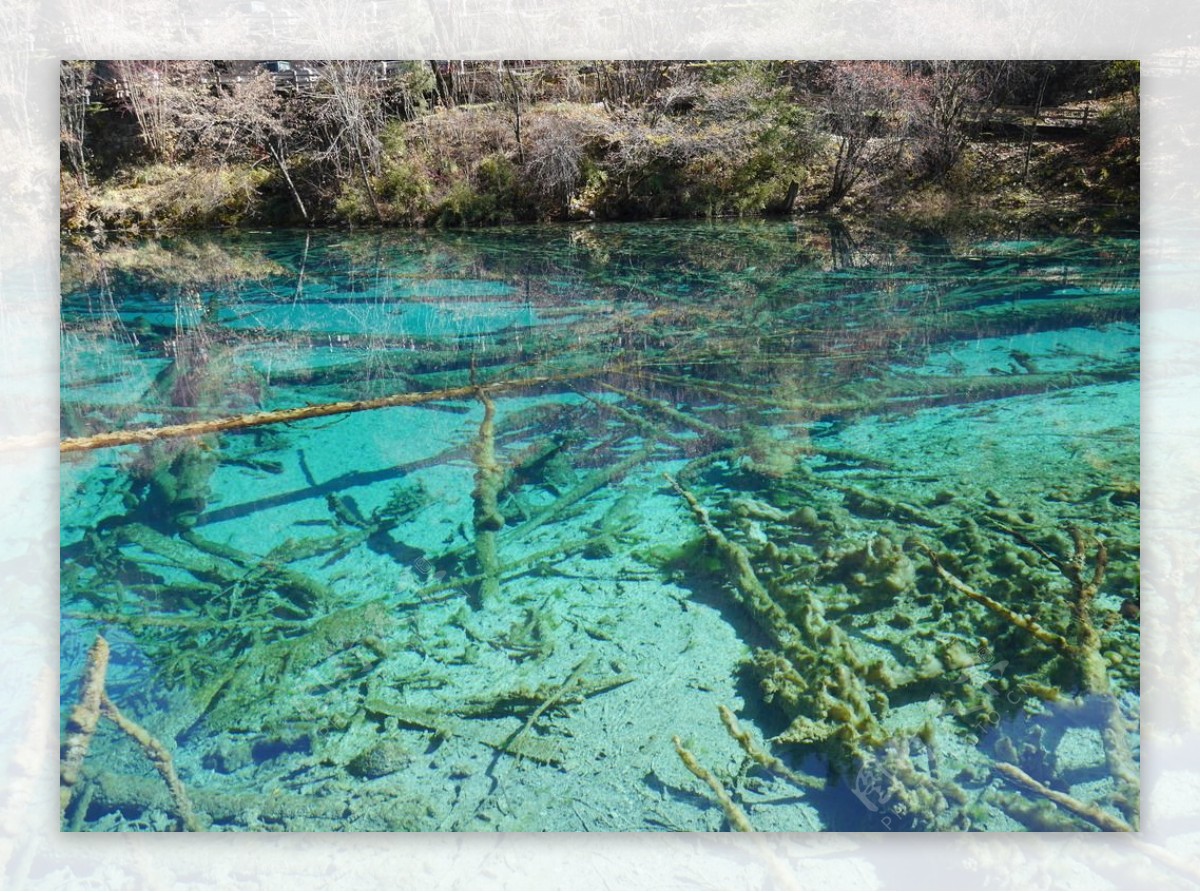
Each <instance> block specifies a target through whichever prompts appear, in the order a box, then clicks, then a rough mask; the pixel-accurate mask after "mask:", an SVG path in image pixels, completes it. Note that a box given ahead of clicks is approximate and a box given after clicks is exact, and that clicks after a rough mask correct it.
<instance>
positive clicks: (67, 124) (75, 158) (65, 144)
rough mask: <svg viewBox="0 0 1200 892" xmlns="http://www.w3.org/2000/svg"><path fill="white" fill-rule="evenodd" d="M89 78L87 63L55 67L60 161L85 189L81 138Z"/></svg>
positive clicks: (84, 163) (84, 131)
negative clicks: (60, 146) (57, 93)
mask: <svg viewBox="0 0 1200 892" xmlns="http://www.w3.org/2000/svg"><path fill="white" fill-rule="evenodd" d="M91 75H92V63H91V62H88V61H80V62H73V61H63V62H62V63H61V64H60V65H59V67H58V92H59V97H58V133H59V141H60V143H61V145H62V155H63V160H64V161H65V162H66V163H67V164H69V165H70V166H71V170H72V171H73V172H74V174H75V176H76V177H77V178H78V179H79V181H80V183H82V184H83V187H84V188H85V189H86V188H87V184H88V176H87V163H86V159H87V154H86V152H85V151H84V138H85V136H86V132H87V110H88V100H89V81H90V79H91Z"/></svg>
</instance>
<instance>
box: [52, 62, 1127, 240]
mask: <svg viewBox="0 0 1200 892" xmlns="http://www.w3.org/2000/svg"><path fill="white" fill-rule="evenodd" d="M1138 81H1139V68H1138V64H1137V63H1136V62H1126V61H1022V62H1017V61H944V60H937V61H904V62H898V61H743V62H734V61H657V60H646V61H569V62H568V61H536V60H499V61H497V60H491V61H438V60H433V61H429V60H420V61H401V62H381V61H367V60H354V61H299V60H295V61H274V62H257V63H255V62H229V61H65V62H63V63H62V64H61V68H60V95H61V105H60V112H61V117H60V123H61V129H60V134H61V139H60V150H61V177H60V180H61V222H62V227H63V229H64V231H68V232H71V231H74V232H92V233H102V232H108V231H125V232H129V231H133V232H138V231H155V230H162V229H166V230H170V229H183V228H204V227H215V226H231V225H239V224H242V225H339V224H352V225H379V224H384V225H415V226H463V225H486V224H497V223H513V222H533V221H557V220H638V219H653V218H664V217H666V218H686V217H712V216H729V215H758V214H793V213H800V212H827V211H834V212H840V213H845V214H854V213H872V214H875V213H879V212H881V211H882V210H886V211H887V212H888V213H890V214H900V215H902V216H907V217H908V218H909V219H910V220H912V219H922V218H928V217H936V216H941V215H946V214H947V213H950V212H953V211H958V210H962V209H975V210H978V209H981V208H987V209H990V210H994V211H1001V212H1005V213H1008V214H1010V215H1021V214H1030V213H1033V214H1036V213H1038V212H1039V210H1040V209H1045V208H1048V207H1049V208H1053V209H1054V210H1055V211H1056V212H1058V211H1062V210H1063V209H1068V210H1071V211H1079V210H1080V209H1082V208H1093V207H1097V206H1108V207H1116V208H1119V209H1124V210H1125V211H1126V212H1128V213H1131V214H1136V209H1137V203H1138V191H1137V190H1138V162H1139V154H1140V144H1139V127H1138V121H1139V117H1138V99H1139V96H1138Z"/></svg>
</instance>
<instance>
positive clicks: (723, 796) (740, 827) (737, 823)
mask: <svg viewBox="0 0 1200 892" xmlns="http://www.w3.org/2000/svg"><path fill="white" fill-rule="evenodd" d="M671 742H672V743H674V744H675V752H676V753H678V754H679V760H680V761H681V762H683V764H684V767H686V768H687V770H688V771H690V772H691V773H692V774H694V775H696V777H698V778H700V780H702V781H704V782H705V783H706V784H708V787H709V789H710V790H712V791H713V795H714V796H716V797H717V802H718V803H719V804H720V806H721V811H723V812H725V817H726V818H728V819H729V826H730V827H732V828H733V829H734V830H737V831H738V832H740V833H753V832H754V826H753V825H752V824H751V823H750V819H749V818H747V817H746V813H745V812H744V811H742V810H741V809H740V808H738V806H737V803H736V802H734V801H733V799H731V798H730V796H729V793H727V792H726V790H725V787H724V786H723V785H722V784H721V782H720V781H719V780H717V779H716V778H715V777H714V776H713V774H712V772H711V771H709V770H708V769H707V768H705V767H704V766H703V765H701V764H700V763H699V762H697V761H696V757H695V756H693V755H692V753H691V752H690V751H689V750H688V749H687V748H686V747H684V745H683V741H682V740H680V739H679V735H675V736H674V737H672V738H671Z"/></svg>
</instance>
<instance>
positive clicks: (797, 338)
mask: <svg viewBox="0 0 1200 892" xmlns="http://www.w3.org/2000/svg"><path fill="white" fill-rule="evenodd" d="M1137 258H1138V243H1137V239H1136V237H1130V236H1126V235H1122V234H1119V233H1118V234H1107V235H1098V236H1090V237H1087V238H1069V237H1037V236H1036V235H1029V234H1023V236H1022V238H1021V239H1019V240H1018V239H1013V240H1003V241H1001V240H996V239H993V238H982V237H980V238H972V237H970V236H955V237H954V238H949V239H948V238H938V239H934V238H929V237H918V236H915V235H914V236H912V237H907V238H902V237H895V236H891V237H884V236H880V235H878V234H858V233H851V232H848V231H846V230H844V229H841V228H837V227H829V226H822V225H807V224H806V225H793V224H784V223H749V224H740V223H739V224H734V223H722V224H671V225H621V226H605V227H587V228H561V227H560V228H536V227H533V228H521V229H514V230H489V231H485V232H479V233H467V234H428V235H425V234H409V233H385V234H378V233H366V234H345V233H323V234H312V235H306V234H304V233H271V234H244V235H241V236H228V237H207V238H194V239H178V240H167V241H160V242H153V243H145V244H139V245H132V246H125V247H121V248H117V249H112V250H108V251H105V252H100V253H97V252H94V251H92V252H87V253H83V252H78V251H75V250H72V249H65V251H64V260H63V288H64V293H63V334H62V363H63V368H62V413H63V435H64V437H67V438H74V437H84V436H88V435H90V434H93V433H99V432H105V431H113V430H122V429H131V428H139V427H148V426H158V425H165V424H180V423H187V422H193V421H203V420H206V419H212V418H220V417H225V416H233V415H238V414H241V413H249V412H259V411H263V410H276V409H287V408H293V407H298V406H306V405H316V404H322V403H329V402H334V401H342V400H364V399H371V398H375V397H382V396H388V395H392V394H398V393H410V394H434V396H433V397H429V398H426V397H419V398H418V399H419V400H420V401H418V402H415V403H414V404H413V405H405V406H395V407H390V408H375V409H371V410H368V411H360V412H354V413H348V414H333V415H327V416H324V417H318V418H311V419H308V420H302V421H294V422H291V423H288V424H274V425H261V426H252V427H246V428H244V429H241V430H236V431H229V432H225V433H221V434H206V435H204V436H199V437H189V438H175V439H163V440H159V441H157V442H155V443H152V444H149V445H130V446H118V447H114V448H105V449H98V450H95V451H88V452H78V453H68V454H65V455H64V461H63V468H62V496H63V504H62V606H63V626H62V654H63V671H62V684H63V691H62V697H63V705H64V722H65V716H66V713H67V711H68V710H69V708H70V706H71V705H72V704H73V703H74V702H75V701H76V699H77V698H78V696H79V683H80V678H81V675H82V673H83V657H84V655H85V653H86V651H87V649H88V647H90V646H91V644H92V642H93V641H94V640H95V637H96V635H97V634H98V633H99V634H103V635H104V636H105V638H106V639H107V640H108V641H109V643H110V645H111V649H112V658H111V663H110V666H109V669H108V674H107V690H108V693H109V695H110V697H111V699H112V700H113V701H114V702H115V703H116V704H118V706H119V707H120V708H121V710H122V711H123V713H124V714H125V715H126V716H127V717H129V718H132V719H133V720H135V721H137V722H138V723H139V724H141V725H142V726H143V727H144V728H146V729H147V730H148V731H150V732H151V733H152V734H153V735H154V736H155V737H156V738H157V739H159V740H160V741H162V742H163V744H164V745H165V746H166V747H167V748H168V749H170V751H171V752H172V754H173V756H174V760H175V764H176V766H177V768H178V772H179V775H180V777H181V779H182V781H183V783H184V785H185V786H186V788H187V790H188V792H189V795H190V796H191V799H192V800H193V804H194V807H195V810H196V811H197V812H198V813H199V814H200V815H201V819H200V820H201V822H202V823H204V824H205V825H208V826H211V828H212V829H214V830H279V829H294V830H314V829H316V830H642V829H654V830H663V829H681V830H697V829H722V828H725V827H728V826H729V820H730V819H729V818H728V817H727V816H726V814H725V813H724V812H723V811H722V809H721V807H720V806H719V805H718V804H717V803H716V802H715V800H714V799H713V798H712V795H711V791H710V790H709V788H708V786H706V785H705V783H703V782H701V781H700V780H698V779H697V778H696V777H694V776H693V774H692V773H690V772H689V770H688V768H687V767H685V765H684V763H683V761H682V760H681V758H680V756H679V754H678V752H677V750H676V746H675V744H674V742H673V738H674V737H676V736H678V737H679V743H680V745H681V746H683V747H684V748H685V749H686V750H687V751H689V752H690V753H692V755H693V757H694V759H695V761H696V762H697V763H698V764H699V765H700V766H702V767H703V768H704V769H706V770H707V771H709V772H711V773H712V775H713V776H714V777H715V778H717V779H718V780H719V781H720V782H721V783H722V784H723V786H724V787H725V788H726V790H727V791H728V793H729V796H730V798H731V800H732V801H733V802H734V803H735V804H737V806H738V807H739V808H741V809H742V811H743V812H744V813H745V814H746V816H747V819H748V820H749V821H750V823H752V824H753V825H754V826H755V827H756V828H757V829H761V830H789V829H790V830H817V829H833V830H864V829H874V830H908V829H919V830H937V829H962V828H966V827H970V828H971V829H1003V830H1019V829H1094V828H1095V826H1096V821H1095V820H1094V819H1088V818H1084V817H1079V816H1076V815H1073V814H1072V813H1071V812H1070V811H1069V810H1067V809H1063V808H1061V807H1059V806H1056V805H1053V804H1051V803H1050V802H1049V801H1048V800H1046V799H1045V798H1044V797H1042V796H1041V795H1039V794H1038V793H1036V792H1031V791H1030V790H1029V789H1027V788H1024V787H1022V786H1021V785H1020V784H1019V783H1015V782H1013V781H1012V780H1011V779H1010V778H1009V777H1008V776H1006V775H1004V774H1003V769H999V768H997V767H996V766H997V765H1000V764H1011V765H1015V766H1017V767H1018V768H1020V769H1021V770H1022V771H1023V772H1024V773H1025V774H1026V775H1027V776H1029V777H1031V778H1033V779H1034V780H1036V781H1038V782H1040V783H1042V784H1044V785H1046V786H1047V787H1049V788H1051V789H1054V790H1057V791H1060V792H1063V793H1067V794H1069V795H1070V796H1072V797H1074V798H1075V799H1076V800H1078V801H1079V802H1081V803H1083V804H1084V805H1086V806H1090V807H1092V808H1093V809H1095V810H1099V811H1100V812H1104V813H1106V814H1109V815H1111V816H1113V817H1115V818H1117V819H1119V820H1123V821H1126V822H1132V821H1136V814H1135V812H1134V811H1133V807H1132V806H1130V805H1129V802H1130V801H1131V799H1132V798H1133V793H1135V792H1136V774H1137V753H1138V748H1137V730H1136V727H1137V725H1136V722H1137V708H1138V707H1137V691H1138V685H1139V670H1138V654H1139V647H1138V620H1137V604H1138V553H1139V546H1138V543H1139V540H1138V499H1139V488H1138V380H1137V379H1138V362H1139V357H1138V343H1139V316H1138V270H1137ZM463 388H466V389H465V390H464V389H463ZM472 388H479V389H476V390H473V389H472ZM442 390H448V391H449V393H448V395H446V396H444V397H442V398H436V394H437V392H439V391H442ZM664 475H670V477H669V478H668V477H666V476H664ZM672 481H673V482H672ZM1101 543H1103V546H1101ZM1060 639H1061V640H1060ZM718 706H725V707H727V708H728V709H729V710H731V714H733V715H735V716H736V721H737V722H738V723H739V725H738V727H739V728H740V729H742V730H744V731H747V732H749V733H750V735H751V740H752V741H753V742H754V745H753V749H754V751H755V752H758V753H769V754H770V755H771V756H772V757H775V758H778V759H779V760H782V761H781V762H780V763H771V764H770V765H769V766H764V765H762V764H760V763H759V762H754V761H753V760H751V759H749V758H748V757H747V754H746V752H745V751H744V749H743V747H742V746H741V745H740V744H739V743H738V741H737V740H736V739H735V737H734V736H733V735H732V734H731V732H730V731H729V730H727V728H726V726H725V724H724V723H723V720H722V716H721V714H719V713H718ZM789 771H791V772H803V773H804V776H803V777H791V778H789V777H788V776H787V773H788V772H789ZM85 778H86V780H85V781H81V782H80V783H79V784H78V785H77V787H76V790H75V796H74V797H73V801H72V804H71V806H70V807H69V808H68V810H67V819H66V820H67V825H68V826H71V827H75V828H77V829H88V830H149V829H172V828H174V827H177V826H178V810H179V809H178V807H177V805H176V804H175V803H173V802H172V801H171V800H170V799H169V798H168V796H167V792H166V787H165V785H163V784H162V782H161V780H160V779H159V778H158V776H157V775H156V774H155V771H154V769H153V767H152V766H151V764H150V763H149V761H147V760H146V758H145V756H144V755H143V754H142V753H141V752H140V751H139V750H138V748H137V746H136V744H134V743H133V741H132V740H131V739H130V738H128V737H125V736H123V735H121V734H120V732H119V731H117V729H116V727H115V726H114V725H113V724H112V723H111V722H108V721H102V722H101V724H100V726H99V730H98V731H97V733H96V735H95V738H94V739H93V741H92V745H91V751H90V753H89V755H88V757H87V760H86V762H85Z"/></svg>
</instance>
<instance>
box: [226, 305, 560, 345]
mask: <svg viewBox="0 0 1200 892" xmlns="http://www.w3.org/2000/svg"><path fill="white" fill-rule="evenodd" d="M445 301H446V302H445V303H436V304H412V303H400V302H397V303H374V302H373V303H370V304H348V305H347V304H336V303H335V304H333V305H329V304H317V305H314V304H307V303H305V304H298V305H293V306H280V305H263V304H254V303H249V304H243V305H240V306H238V307H237V308H236V310H233V309H231V310H225V311H223V313H222V316H223V318H225V319H227V320H228V324H229V327H230V328H232V329H239V328H252V329H267V330H280V329H283V330H287V331H296V332H313V333H323V334H354V335H372V334H374V335H385V336H402V335H412V336H414V337H421V338H436V337H445V336H451V337H471V336H475V335H480V334H486V333H493V332H496V331H501V330H503V329H506V328H511V327H513V326H531V325H536V324H537V322H538V319H537V314H536V311H535V310H533V309H532V308H520V307H518V308H513V307H512V306H511V305H510V304H496V303H489V302H486V301H475V300H472V301H470V302H451V301H452V298H445Z"/></svg>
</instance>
